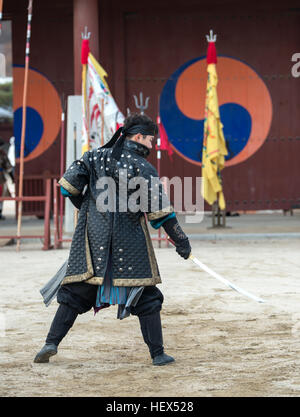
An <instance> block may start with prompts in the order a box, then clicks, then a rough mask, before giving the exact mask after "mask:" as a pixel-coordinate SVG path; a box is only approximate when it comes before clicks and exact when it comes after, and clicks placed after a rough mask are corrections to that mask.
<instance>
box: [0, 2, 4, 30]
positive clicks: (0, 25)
mask: <svg viewBox="0 0 300 417" xmlns="http://www.w3.org/2000/svg"><path fill="white" fill-rule="evenodd" d="M2 10H3V0H0V35H1V34H2Z"/></svg>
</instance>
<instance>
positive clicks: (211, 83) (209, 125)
mask: <svg viewBox="0 0 300 417" xmlns="http://www.w3.org/2000/svg"><path fill="white" fill-rule="evenodd" d="M207 72H208V80H207V88H206V102H205V121H204V137H203V150H202V177H203V180H202V195H203V197H204V199H205V200H206V201H207V202H208V204H210V205H213V203H214V202H215V201H216V200H218V204H219V207H220V209H221V210H224V209H225V207H226V204H225V198H224V194H223V188H222V180H221V175H220V172H221V170H222V169H223V168H224V164H225V156H226V155H227V153H228V152H227V149H226V144H225V139H224V135H223V125H222V123H221V120H220V113H219V105H218V96H217V84H218V76H217V71H216V64H214V63H213V64H208V66H207Z"/></svg>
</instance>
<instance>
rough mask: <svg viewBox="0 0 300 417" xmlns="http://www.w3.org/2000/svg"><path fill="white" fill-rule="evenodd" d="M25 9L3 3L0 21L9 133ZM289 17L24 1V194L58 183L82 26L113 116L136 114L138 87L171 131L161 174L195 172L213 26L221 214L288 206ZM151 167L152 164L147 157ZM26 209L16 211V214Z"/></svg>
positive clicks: (174, 2)
mask: <svg viewBox="0 0 300 417" xmlns="http://www.w3.org/2000/svg"><path fill="white" fill-rule="evenodd" d="M27 4H28V2H27V0H4V6H3V18H4V20H11V22H12V36H13V37H12V43H13V65H14V76H15V77H14V110H15V116H16V117H15V134H16V135H17V134H18V126H19V125H20V117H18V114H17V112H18V109H20V97H21V95H22V77H23V68H22V66H23V65H24V55H25V38H26V22H27ZM299 19H300V8H299V3H298V2H297V1H296V0H286V1H285V2H283V1H277V0H273V1H266V0H260V1H258V0H253V1H251V2H247V3H246V2H241V1H230V0H210V1H204V0H185V1H183V0H151V1H144V0H52V1H51V2H48V1H42V0H34V2H33V19H32V34H31V54H30V67H31V69H32V77H33V79H34V80H33V81H32V83H31V87H30V88H31V89H30V92H29V103H28V106H30V107H31V108H32V119H31V125H30V126H31V134H32V135H36V137H35V139H34V140H33V144H32V146H31V148H30V147H29V149H27V156H26V163H25V177H26V178H27V180H26V186H25V192H26V193H28V194H30V193H40V192H41V187H42V180H41V179H42V178H44V177H47V176H51V177H59V167H60V114H61V108H62V106H64V105H65V102H66V98H67V96H69V95H74V94H75V95H76V94H81V63H80V51H81V33H82V32H83V31H84V27H85V26H87V27H88V30H89V31H90V32H91V34H92V35H91V40H90V46H91V51H92V53H93V55H94V56H95V57H96V58H97V59H98V60H99V62H100V63H101V65H102V66H103V67H104V68H105V70H106V72H107V73H108V79H107V81H108V84H109V86H110V89H111V91H112V93H113V96H114V98H115V100H116V101H117V103H118V105H119V107H120V109H121V110H122V111H123V113H124V114H125V115H126V112H127V109H128V108H129V109H130V110H131V111H134V110H135V103H134V100H133V95H139V93H140V92H143V96H144V97H150V101H149V107H148V109H147V111H146V113H147V114H148V115H149V116H151V117H153V118H154V119H156V117H157V115H158V114H159V112H160V114H161V116H162V120H163V123H164V124H165V127H166V130H167V133H168V134H169V135H170V136H171V137H172V135H174V131H176V130H177V132H179V133H178V137H176V138H175V139H174V137H172V138H171V139H170V141H171V144H172V145H173V150H174V154H173V160H171V159H170V158H169V157H168V155H167V153H166V152H162V163H161V175H165V176H168V177H169V178H171V177H173V176H180V177H184V176H189V177H193V178H194V177H197V176H198V177H199V176H201V167H200V160H201V158H200V155H201V136H203V131H202V130H201V129H202V124H201V123H203V118H204V100H205V86H206V79H207V73H206V70H205V65H206V64H205V55H206V50H207V42H206V38H205V35H206V34H208V33H209V31H210V29H213V31H214V33H216V34H217V43H216V47H217V52H218V57H219V58H218V59H219V60H218V64H217V71H218V76H219V85H218V93H219V101H220V111H221V118H222V122H223V124H224V132H225V137H226V139H227V140H228V145H229V147H230V152H231V155H230V158H229V159H228V163H227V166H226V168H225V169H224V171H223V174H222V178H223V185H224V192H225V198H226V202H227V209H228V210H262V209H263V210H265V209H288V208H290V207H295V206H297V205H299V204H300V175H299V171H300V170H299V155H300V122H299V114H300V77H299V78H298V77H297V72H296V73H295V71H294V72H292V67H293V65H295V62H293V61H292V57H293V55H294V54H295V53H297V52H298V53H300V25H299ZM197 71H198V72H197ZM197 74H199V76H198V75H197ZM295 75H296V76H295ZM177 113H178V114H177ZM193 129H198V130H197V131H198V132H199V133H195V132H194V130H193ZM45 132H46V133H45ZM0 133H1V132H0ZM10 134H11V132H7V131H5V132H4V131H3V132H2V135H4V137H6V138H8V137H9V135H10ZM173 139H174V140H173ZM150 161H151V162H152V163H153V164H154V165H156V162H157V161H156V154H155V152H154V153H153V154H152V155H151V157H150ZM28 204H29V203H28ZM31 204H33V203H31ZM35 210H36V211H38V208H37V206H36V207H35V208H34V207H33V206H29V205H28V206H27V213H29V212H34V211H35ZM25 213H26V210H25Z"/></svg>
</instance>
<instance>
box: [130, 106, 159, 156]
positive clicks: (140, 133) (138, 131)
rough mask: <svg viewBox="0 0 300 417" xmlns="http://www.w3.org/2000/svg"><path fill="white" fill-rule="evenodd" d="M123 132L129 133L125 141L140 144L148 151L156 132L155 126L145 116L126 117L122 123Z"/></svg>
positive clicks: (133, 115)
mask: <svg viewBox="0 0 300 417" xmlns="http://www.w3.org/2000/svg"><path fill="white" fill-rule="evenodd" d="M123 130H125V131H129V133H128V134H127V135H126V137H127V139H130V140H132V141H134V142H138V143H141V144H142V145H144V146H146V147H147V148H148V149H151V148H152V141H153V139H154V136H155V135H156V134H157V132H158V128H157V125H156V124H155V123H154V122H153V121H152V119H150V117H148V116H146V115H145V114H132V115H130V116H128V117H127V118H126V119H125V121H124V126H123ZM131 132H134V133H131Z"/></svg>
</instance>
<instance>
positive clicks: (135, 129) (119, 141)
mask: <svg viewBox="0 0 300 417" xmlns="http://www.w3.org/2000/svg"><path fill="white" fill-rule="evenodd" d="M137 133H141V135H145V136H146V135H151V136H154V135H156V134H157V133H158V128H157V126H156V124H154V123H153V124H151V125H150V126H149V125H134V126H131V127H130V128H129V129H124V128H123V127H120V128H119V129H118V130H117V131H116V133H115V134H114V135H113V137H112V138H111V140H110V141H109V142H107V143H106V144H105V145H103V146H102V148H112V147H114V150H113V152H112V154H111V156H112V158H115V159H116V160H119V159H120V157H121V153H122V148H123V144H124V140H125V139H126V136H128V135H136V134H137ZM120 135H121V137H120Z"/></svg>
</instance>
